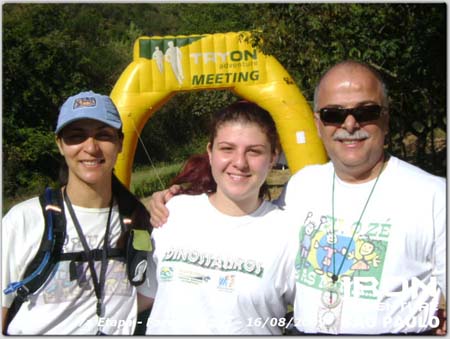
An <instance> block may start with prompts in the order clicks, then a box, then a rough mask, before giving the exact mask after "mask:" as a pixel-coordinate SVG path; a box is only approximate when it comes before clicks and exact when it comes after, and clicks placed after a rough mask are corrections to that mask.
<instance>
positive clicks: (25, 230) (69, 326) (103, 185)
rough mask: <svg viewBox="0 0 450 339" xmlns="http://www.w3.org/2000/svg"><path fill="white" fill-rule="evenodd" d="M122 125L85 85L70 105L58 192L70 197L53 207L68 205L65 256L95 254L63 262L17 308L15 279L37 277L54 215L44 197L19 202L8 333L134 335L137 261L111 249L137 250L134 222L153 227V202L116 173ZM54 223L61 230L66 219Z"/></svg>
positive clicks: (6, 265)
mask: <svg viewBox="0 0 450 339" xmlns="http://www.w3.org/2000/svg"><path fill="white" fill-rule="evenodd" d="M121 127H122V122H121V120H120V116H119V112H118V111H117V109H116V107H115V106H114V104H113V102H112V101H111V99H110V98H109V97H107V96H105V95H100V94H97V93H94V92H92V91H89V92H82V93H79V94H77V95H74V96H72V97H70V98H68V99H67V100H66V101H65V103H64V104H63V105H62V107H61V111H60V113H59V117H58V123H57V127H56V131H55V134H56V143H57V145H58V148H59V152H60V153H61V155H62V156H63V157H64V160H65V162H64V163H63V167H62V171H61V173H62V175H61V181H62V187H61V188H59V189H58V190H56V191H55V192H58V191H59V192H60V195H61V196H60V199H61V200H63V201H64V203H62V202H61V204H60V205H59V206H55V205H46V207H48V208H50V209H51V210H58V209H59V213H60V212H61V209H62V210H63V213H62V217H61V218H64V217H65V230H66V235H65V237H64V238H63V239H62V240H63V241H64V244H63V247H62V252H63V255H65V254H67V255H70V254H74V252H77V253H78V254H80V256H82V257H85V258H88V259H87V260H81V261H80V260H78V259H73V260H72V259H70V260H64V261H59V262H58V263H57V264H56V266H55V267H54V269H53V271H52V272H51V274H50V275H49V278H47V279H46V280H45V281H42V286H41V287H40V288H39V289H38V290H37V291H36V293H34V294H30V295H28V297H27V300H26V301H25V302H24V303H23V304H22V305H21V306H20V308H19V309H18V312H17V313H15V311H16V309H15V307H14V308H13V309H11V307H12V305H13V300H17V299H14V297H15V296H14V293H9V291H8V290H10V291H13V290H14V288H13V287H14V286H17V287H18V286H19V285H20V283H14V282H19V281H20V282H21V283H23V282H24V279H25V278H29V277H31V276H25V272H26V268H27V266H28V265H29V264H30V262H31V260H32V259H33V258H35V257H36V255H37V254H38V253H40V252H41V251H42V250H41V249H40V248H39V247H40V244H41V240H42V238H43V234H44V228H45V225H46V221H45V219H44V214H43V209H42V207H41V204H40V202H39V198H38V197H35V198H32V199H30V200H27V201H24V202H22V203H19V204H18V205H16V206H14V207H13V208H12V209H11V210H10V211H9V212H8V213H7V214H6V215H5V216H4V218H3V222H2V249H3V252H2V268H3V273H2V284H3V286H4V287H6V286H8V285H9V284H11V283H13V284H12V285H9V286H8V289H7V292H8V294H4V295H3V305H2V325H3V333H7V334H11V335H19V334H25V335H45V334H48V335H68V334H80V335H94V334H124V335H130V334H133V331H134V327H135V321H136V316H137V313H138V309H137V308H138V306H137V298H136V288H135V287H134V286H132V285H131V284H130V281H129V280H128V276H127V265H128V264H129V263H127V264H126V263H124V260H123V256H122V257H121V258H111V257H110V256H108V254H112V252H113V251H114V250H115V249H116V248H121V249H122V250H125V248H126V249H127V250H128V249H129V248H128V247H126V245H125V244H126V239H127V238H129V237H130V236H131V235H130V229H129V227H133V229H134V234H136V232H135V230H136V229H138V228H139V229H141V230H144V231H147V232H149V231H150V230H151V225H150V224H149V217H150V216H149V214H148V212H147V211H146V209H145V207H144V206H143V205H142V204H141V203H140V202H139V201H138V200H137V199H136V198H135V197H134V196H133V195H132V194H131V193H130V192H129V191H128V190H127V189H126V188H125V187H124V186H123V185H122V184H121V183H120V181H119V180H118V179H117V178H116V177H115V175H114V174H113V168H114V164H115V162H116V158H117V155H118V154H119V153H120V152H121V150H122V141H123V134H122V131H121ZM122 209H125V210H127V211H129V212H130V215H128V216H127V217H128V218H129V219H128V220H125V219H123V218H122V217H123V216H122V215H120V214H119V212H121V211H122ZM60 220H61V219H60ZM125 223H126V224H125ZM55 224H56V222H55ZM131 225H133V226H131ZM54 227H55V228H54V230H55V232H56V230H57V227H58V225H54ZM140 234H142V233H140ZM144 237H145V232H144ZM147 237H148V241H149V242H150V235H149V234H147ZM105 245H106V246H105ZM99 251H100V252H99ZM97 252H99V253H101V256H96V255H95V254H96V253H97ZM127 253H131V252H127ZM97 254H98V253H97ZM146 256H147V252H145V257H146ZM129 259H130V257H129ZM43 263H44V261H43ZM132 272H134V271H132ZM139 272H140V273H141V274H142V273H143V272H142V270H141V271H139ZM25 287H26V286H24V287H23V288H25ZM23 288H21V289H19V291H18V292H23ZM17 298H19V297H17ZM14 305H16V304H14ZM14 313H15V314H14ZM8 317H9V318H8Z"/></svg>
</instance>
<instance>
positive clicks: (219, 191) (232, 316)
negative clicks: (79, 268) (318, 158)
mask: <svg viewBox="0 0 450 339" xmlns="http://www.w3.org/2000/svg"><path fill="white" fill-rule="evenodd" d="M209 140H210V141H209V143H208V145H207V152H208V156H207V157H205V156H203V157H202V156H198V157H193V158H191V159H190V160H189V161H188V163H187V164H186V167H185V169H184V171H183V172H182V173H181V174H180V175H179V177H178V178H177V179H176V180H175V181H176V182H179V183H183V187H184V190H182V193H185V192H186V193H189V194H190V195H187V194H181V195H178V196H176V197H174V198H173V199H172V200H171V201H170V202H169V203H168V208H169V210H170V213H171V217H170V219H169V220H168V222H167V224H165V225H164V227H162V228H159V229H155V230H154V231H153V238H154V243H155V248H156V249H155V253H154V255H153V260H154V261H155V265H156V267H153V268H152V269H151V270H149V271H148V276H149V280H150V282H151V283H150V286H152V288H150V289H149V290H148V291H147V293H144V292H143V290H142V289H141V290H140V293H143V294H144V295H145V296H147V297H155V301H154V305H153V308H152V311H151V313H150V318H149V320H148V322H147V334H178V335H188V334H203V335H204V334H222V335H226V334H281V333H282V327H283V326H284V325H285V324H284V315H285V313H286V312H287V305H288V303H292V302H293V296H294V286H295V279H294V256H295V246H296V241H295V237H294V232H293V230H294V229H295V227H294V225H293V223H296V221H294V222H290V223H289V222H288V221H287V220H285V219H284V213H283V212H282V211H280V210H279V209H278V208H277V207H276V206H275V205H273V204H272V203H270V202H269V201H266V200H264V199H263V196H264V193H265V190H266V188H267V187H266V186H265V185H264V181H265V179H266V177H267V175H268V174H269V171H270V170H271V168H272V166H273V164H274V162H275V160H276V157H277V154H278V150H279V146H278V145H279V142H278V136H277V132H276V128H275V123H274V121H273V120H272V117H271V116H270V114H269V113H268V112H267V111H265V110H263V109H261V108H260V107H258V106H257V105H255V104H253V103H249V102H242V101H241V102H237V103H234V104H232V105H230V106H228V107H226V108H225V109H223V110H221V111H219V112H218V113H217V114H216V115H215V116H214V118H213V121H212V128H211V131H210V139H209ZM205 162H206V163H205ZM208 162H209V164H208ZM192 164H195V166H191V165H192ZM205 164H206V165H205ZM198 170H200V173H199V172H198ZM155 279H157V284H156V283H155V282H154V280H155ZM156 286H157V290H156Z"/></svg>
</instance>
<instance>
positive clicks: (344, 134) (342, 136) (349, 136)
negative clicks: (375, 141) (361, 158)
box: [333, 130, 370, 141]
mask: <svg viewBox="0 0 450 339" xmlns="http://www.w3.org/2000/svg"><path fill="white" fill-rule="evenodd" d="M369 137H370V134H369V133H368V132H366V131H364V130H356V131H355V132H354V133H349V132H348V131H346V130H338V131H337V132H336V133H334V135H333V140H335V141H340V140H363V139H367V138H369Z"/></svg>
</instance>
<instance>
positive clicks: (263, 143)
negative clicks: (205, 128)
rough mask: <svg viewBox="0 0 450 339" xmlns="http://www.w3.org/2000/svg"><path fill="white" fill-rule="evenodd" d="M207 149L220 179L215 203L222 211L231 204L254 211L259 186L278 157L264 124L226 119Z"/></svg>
mask: <svg viewBox="0 0 450 339" xmlns="http://www.w3.org/2000/svg"><path fill="white" fill-rule="evenodd" d="M207 151H208V155H209V159H210V164H211V171H212V175H213V177H214V180H215V181H216V183H217V191H216V193H215V194H214V196H213V197H212V199H213V200H212V201H213V204H214V205H215V206H216V207H218V208H219V210H221V211H222V212H228V211H230V209H229V207H230V206H231V207H232V206H238V207H239V209H240V210H241V211H244V212H245V213H250V212H253V211H254V210H255V209H256V208H257V207H258V206H259V204H260V202H259V197H258V195H259V190H260V187H261V186H262V184H263V183H264V181H265V179H266V177H267V175H268V173H269V171H270V170H271V168H272V165H273V163H274V161H275V159H276V152H275V151H274V150H273V149H272V147H271V145H270V142H269V140H268V138H267V136H266V134H265V133H264V131H263V130H262V129H261V127H260V126H259V125H258V124H256V123H251V122H242V121H229V122H225V123H223V124H221V125H220V126H219V127H218V129H217V132H216V135H215V138H214V140H213V143H212V144H211V143H209V144H208V147H207ZM231 209H233V208H231Z"/></svg>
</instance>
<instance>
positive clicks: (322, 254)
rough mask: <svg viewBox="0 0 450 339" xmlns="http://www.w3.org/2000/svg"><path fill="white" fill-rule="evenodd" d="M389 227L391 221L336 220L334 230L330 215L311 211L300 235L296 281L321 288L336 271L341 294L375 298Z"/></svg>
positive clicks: (381, 271)
mask: <svg viewBox="0 0 450 339" xmlns="http://www.w3.org/2000/svg"><path fill="white" fill-rule="evenodd" d="M355 227H357V228H356V232H355V234H354V236H353V240H352V235H353V232H354V231H355ZM390 228H391V225H390V224H388V223H373V222H369V223H367V224H365V223H362V224H360V225H356V222H354V223H353V224H351V225H350V227H349V226H347V225H346V224H345V222H344V221H343V220H340V219H337V220H335V225H334V233H333V226H332V218H331V216H325V215H321V216H319V215H314V213H313V212H309V213H308V214H307V217H306V219H305V221H304V224H303V227H302V228H301V231H300V234H299V241H300V246H299V252H298V253H297V257H296V270H297V281H298V282H299V283H301V284H303V285H306V286H309V287H313V288H316V289H320V290H322V289H324V288H325V287H326V286H327V284H328V283H329V282H330V278H331V277H332V275H333V274H336V275H338V276H339V281H338V286H339V288H340V290H341V291H340V292H341V293H343V294H346V295H347V294H349V295H350V296H352V297H358V298H366V299H376V298H377V291H378V287H379V284H380V281H381V276H382V273H383V266H384V260H385V256H386V249H387V244H388V238H389V235H390Z"/></svg>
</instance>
